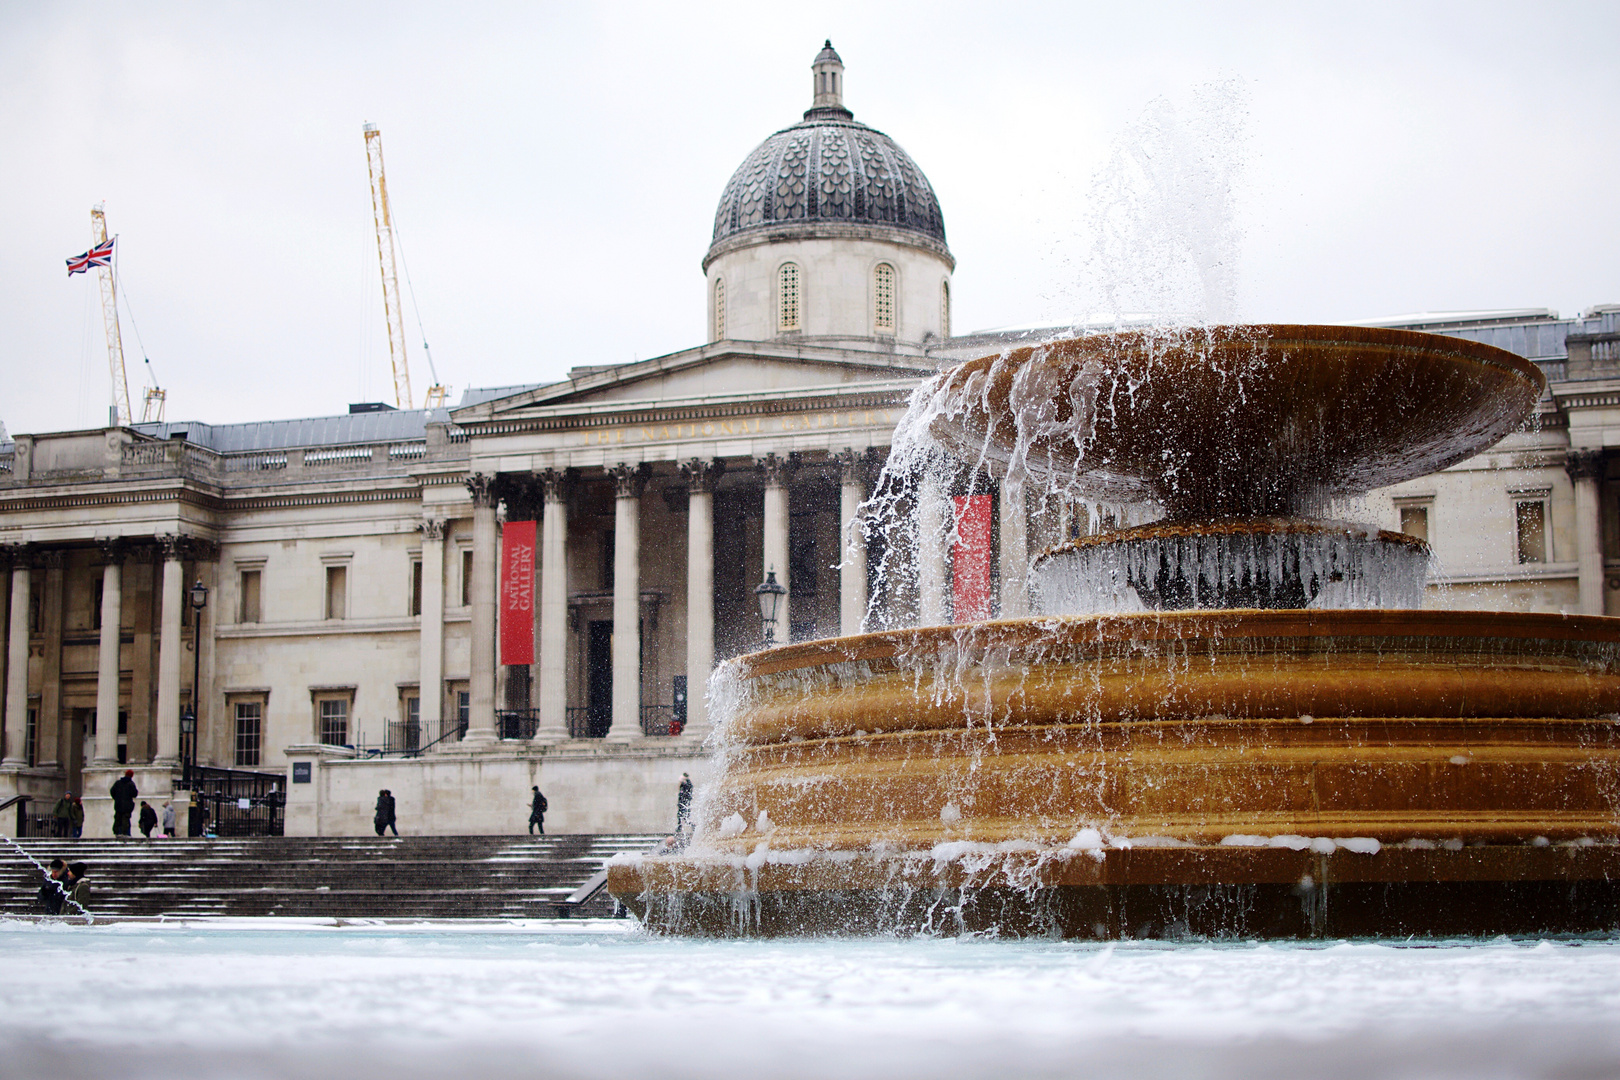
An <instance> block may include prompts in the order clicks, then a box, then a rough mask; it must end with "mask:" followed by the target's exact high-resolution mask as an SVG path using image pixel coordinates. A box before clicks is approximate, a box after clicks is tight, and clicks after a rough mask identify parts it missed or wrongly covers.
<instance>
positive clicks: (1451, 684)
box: [609, 611, 1620, 937]
mask: <svg viewBox="0 0 1620 1080" xmlns="http://www.w3.org/2000/svg"><path fill="white" fill-rule="evenodd" d="M738 676H739V682H738V684H737V685H735V686H733V687H732V688H731V690H732V692H736V693H738V694H740V695H741V699H740V702H739V704H738V707H737V709H736V713H735V715H736V720H735V721H734V722H733V724H732V726H731V728H730V730H729V733H728V734H729V737H730V740H731V741H730V744H729V749H728V750H727V752H726V754H725V755H724V758H723V760H722V762H721V771H720V775H719V778H718V780H717V781H716V782H715V784H714V785H713V787H712V788H711V789H710V790H709V791H708V792H707V793H706V795H705V797H704V798H703V799H702V800H701V801H700V805H699V807H698V811H699V822H698V824H699V834H698V835H699V839H698V840H697V841H696V842H695V843H694V845H693V847H692V848H691V849H690V850H689V851H688V852H687V853H684V854H680V855H672V856H665V857H657V858H653V857H649V858H644V859H641V860H639V861H627V862H622V863H620V864H618V865H615V866H613V867H612V868H611V869H610V876H609V888H610V889H611V890H612V891H613V893H614V894H615V895H616V896H617V897H619V899H621V900H622V901H624V902H625V903H626V904H627V905H628V906H630V907H631V909H632V910H634V911H636V913H637V914H638V915H640V916H641V917H642V918H643V919H645V920H646V921H647V922H648V923H649V925H651V926H653V927H655V928H659V929H664V930H669V931H673V932H683V933H710V934H782V933H816V932H829V931H830V932H840V933H850V932H893V931H905V930H916V929H935V930H942V931H980V930H992V931H996V932H1000V933H1004V934H1030V933H1036V934H1053V933H1056V934H1062V935H1067V936H1080V937H1093V936H1098V937H1114V936H1133V937H1134V936H1146V935H1164V934H1168V935H1176V934H1195V935H1203V934H1211V935H1235V936H1248V935H1267V936H1270V935H1276V936H1309V935H1340V934H1374V933H1376V934H1400V935H1406V934H1429V935H1433V934H1457V933H1501V932H1505V933H1538V932H1559V933H1566V932H1582V931H1596V930H1613V929H1616V928H1620V884H1617V883H1620V720H1617V718H1616V716H1615V714H1616V713H1617V712H1620V620H1611V619H1604V618H1592V617H1563V616H1556V615H1512V614H1507V615H1504V614H1500V613H1488V614H1486V613H1472V612H1422V611H1332V612H1315V611H1227V612H1203V611H1200V612H1179V613H1166V614H1146V615H1129V616H1107V617H1091V618H1072V619H1031V620H1020V621H1013V622H1000V623H984V624H976V625H972V626H958V627H936V628H929V629H923V630H911V631H899V632H891V633H884V634H873V635H866V636H862V637H855V638H846V639H839V640H836V641H824V642H810V643H806V644H802V645H793V646H788V647H784V648H780V649H774V650H770V651H768V652H764V653H759V654H756V655H754V656H752V657H748V658H745V659H744V660H743V661H742V662H741V663H740V665H739V670H738Z"/></svg>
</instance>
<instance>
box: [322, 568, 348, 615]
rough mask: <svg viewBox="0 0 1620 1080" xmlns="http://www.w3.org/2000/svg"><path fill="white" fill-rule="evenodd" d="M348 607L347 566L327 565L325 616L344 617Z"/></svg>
mask: <svg viewBox="0 0 1620 1080" xmlns="http://www.w3.org/2000/svg"><path fill="white" fill-rule="evenodd" d="M348 609H349V568H348V567H346V566H328V567H327V568H326V617H327V618H328V619H341V618H344V617H345V616H346V613H347V612H348Z"/></svg>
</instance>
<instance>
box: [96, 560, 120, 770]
mask: <svg viewBox="0 0 1620 1080" xmlns="http://www.w3.org/2000/svg"><path fill="white" fill-rule="evenodd" d="M101 556H102V559H103V560H104V563H103V565H102V568H101V645H100V648H99V650H98V652H97V653H96V756H95V762H96V764H97V765H114V764H117V762H118V672H119V655H118V654H119V642H118V639H119V632H118V631H119V624H120V622H121V621H122V620H123V617H124V603H123V599H124V565H123V564H124V547H123V544H122V543H121V542H119V541H117V540H107V541H103V542H102V544H101Z"/></svg>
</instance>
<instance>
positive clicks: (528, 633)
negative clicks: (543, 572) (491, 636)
mask: <svg viewBox="0 0 1620 1080" xmlns="http://www.w3.org/2000/svg"><path fill="white" fill-rule="evenodd" d="M501 663H503V664H532V663H534V522H532V521H508V522H507V523H506V524H505V525H503V526H501Z"/></svg>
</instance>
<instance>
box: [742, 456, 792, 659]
mask: <svg viewBox="0 0 1620 1080" xmlns="http://www.w3.org/2000/svg"><path fill="white" fill-rule="evenodd" d="M758 464H759V469H760V472H762V473H764V475H765V537H764V539H765V543H764V548H765V559H764V566H765V569H766V571H767V572H769V571H771V570H775V571H776V582H777V584H778V585H781V586H782V588H784V589H788V590H791V589H792V588H793V586H792V585H791V584H790V583H789V582H790V579H791V577H792V575H791V574H790V573H789V566H788V557H789V556H788V529H789V527H790V521H791V519H790V518H789V516H788V463H787V461H786V460H784V459H783V458H779V457H777V456H776V455H775V454H766V455H765V456H764V457H762V458H760V459H759V462H758ZM762 580H763V579H762ZM754 584H756V585H757V584H758V582H755V583H754ZM750 588H752V587H751V586H750ZM792 604H793V594H792V592H791V591H789V592H787V593H784V594H783V595H782V600H781V602H780V603H779V604H777V606H776V643H777V644H778V645H783V644H786V643H787V642H789V641H792V640H793V619H792Z"/></svg>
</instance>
